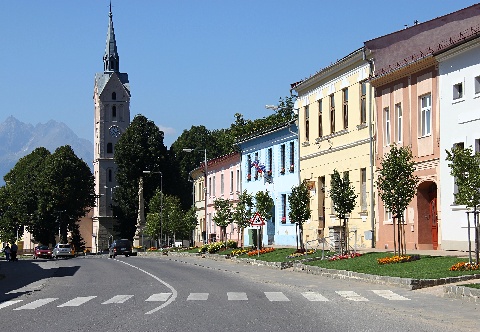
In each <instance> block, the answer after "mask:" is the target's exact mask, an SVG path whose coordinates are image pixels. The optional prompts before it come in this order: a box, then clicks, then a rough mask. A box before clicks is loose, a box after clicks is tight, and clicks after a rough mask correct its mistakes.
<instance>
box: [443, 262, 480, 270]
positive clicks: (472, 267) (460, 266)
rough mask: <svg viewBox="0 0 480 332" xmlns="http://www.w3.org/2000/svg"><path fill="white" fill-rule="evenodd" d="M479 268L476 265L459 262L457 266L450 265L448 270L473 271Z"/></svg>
mask: <svg viewBox="0 0 480 332" xmlns="http://www.w3.org/2000/svg"><path fill="white" fill-rule="evenodd" d="M479 268H480V266H479V265H478V264H474V263H472V264H470V263H468V262H460V263H457V264H454V265H452V267H451V268H450V269H449V270H450V271H474V270H478V269H479Z"/></svg>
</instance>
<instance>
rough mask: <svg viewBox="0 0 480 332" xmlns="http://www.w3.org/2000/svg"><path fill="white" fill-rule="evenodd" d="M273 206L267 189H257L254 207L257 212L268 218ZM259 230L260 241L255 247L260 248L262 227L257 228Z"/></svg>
mask: <svg viewBox="0 0 480 332" xmlns="http://www.w3.org/2000/svg"><path fill="white" fill-rule="evenodd" d="M274 206H275V203H274V202H273V199H272V197H270V194H269V193H268V191H259V192H257V193H256V194H255V207H256V209H257V212H258V213H259V214H260V216H262V218H263V219H265V220H269V219H270V218H272V210H273V207H274ZM259 232H260V243H258V244H257V247H258V248H259V249H260V248H261V247H262V240H261V239H262V228H260V230H259Z"/></svg>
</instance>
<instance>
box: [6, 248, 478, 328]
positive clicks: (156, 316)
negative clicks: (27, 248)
mask: <svg viewBox="0 0 480 332" xmlns="http://www.w3.org/2000/svg"><path fill="white" fill-rule="evenodd" d="M0 274H4V275H5V277H4V278H3V279H2V280H0V291H1V293H0V322H1V323H0V324H1V327H2V330H4V331H209V332H211V331H215V332H216V331H226V332H232V331H382V332H383V331H478V325H479V324H480V316H479V314H478V313H479V312H478V311H479V310H480V305H479V304H475V303H471V302H463V301H461V300H456V299H447V298H442V297H438V296H435V295H433V294H430V293H428V292H425V291H423V292H419V291H410V290H407V289H403V288H398V287H393V286H385V285H377V284H369V283H364V282H360V281H347V280H338V279H330V278H325V277H319V276H313V275H307V274H304V273H299V272H293V271H279V270H274V269H270V268H267V267H257V266H245V265H243V264H238V263H233V262H230V261H228V260H226V261H219V262H217V261H212V260H208V259H202V258H199V257H170V256H169V257H165V256H164V257H158V258H144V257H118V256H117V258H116V259H108V258H107V257H105V256H86V257H78V258H74V259H65V260H58V261H53V260H36V261H33V260H24V261H19V262H15V263H12V262H4V261H2V262H0Z"/></svg>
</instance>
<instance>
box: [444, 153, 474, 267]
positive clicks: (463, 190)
mask: <svg viewBox="0 0 480 332" xmlns="http://www.w3.org/2000/svg"><path fill="white" fill-rule="evenodd" d="M446 152H447V158H446V160H447V161H449V162H450V163H449V164H448V167H450V175H452V176H453V177H454V179H455V184H456V185H457V188H458V191H457V192H456V193H454V194H453V195H454V197H455V204H458V205H465V206H467V208H473V220H474V228H475V260H476V263H477V264H479V253H480V239H479V236H480V223H479V220H478V208H479V206H480V153H478V152H477V153H474V152H473V150H472V148H471V147H469V148H465V149H463V148H461V147H459V146H455V147H453V148H452V149H451V150H450V151H448V150H446ZM468 232H469V233H470V229H469V230H468ZM469 243H470V239H469Z"/></svg>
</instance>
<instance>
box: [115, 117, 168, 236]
mask: <svg viewBox="0 0 480 332" xmlns="http://www.w3.org/2000/svg"><path fill="white" fill-rule="evenodd" d="M163 138H164V133H163V132H162V131H160V129H158V127H157V126H156V125H155V123H153V121H150V120H148V119H147V118H146V117H145V116H143V115H136V116H135V118H134V119H133V121H132V122H131V123H130V126H128V128H127V130H126V131H125V132H124V133H123V135H122V136H121V137H120V139H119V141H118V142H117V144H116V145H115V151H114V159H115V163H116V164H117V183H118V185H119V188H117V190H116V191H115V203H116V204H115V205H114V206H113V211H114V215H115V216H116V218H117V220H118V225H117V228H116V231H117V232H118V233H119V235H120V237H122V238H127V239H132V238H133V236H134V234H135V229H136V227H135V225H136V223H137V213H138V190H139V188H138V185H139V179H140V177H142V176H145V175H144V174H143V171H146V170H147V171H151V172H162V174H163V178H169V176H168V174H169V172H170V171H169V170H168V169H167V167H166V165H168V164H167V160H166V159H167V149H166V147H165V145H164V144H163ZM154 175H155V174H151V175H150V176H149V177H148V181H144V187H143V190H144V199H145V201H146V202H149V201H150V199H151V197H152V196H153V195H154V192H155V189H156V188H159V187H160V185H161V183H160V182H161V181H162V179H161V177H160V176H154ZM163 187H164V188H165V189H167V190H166V191H167V192H168V188H169V187H170V188H171V187H172V186H168V185H166V186H163ZM146 212H147V213H148V205H147V210H146Z"/></svg>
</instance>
